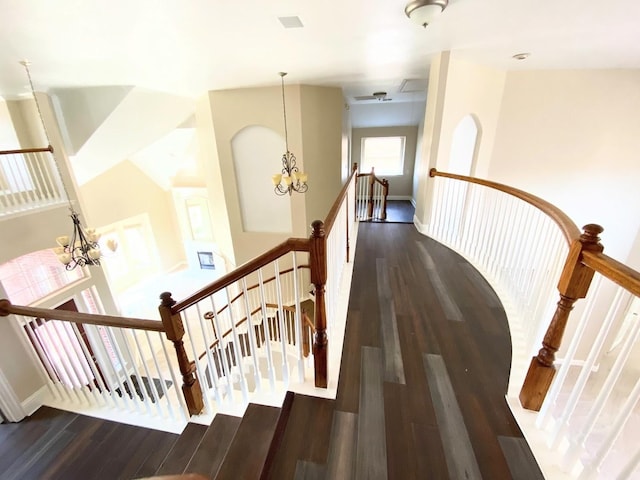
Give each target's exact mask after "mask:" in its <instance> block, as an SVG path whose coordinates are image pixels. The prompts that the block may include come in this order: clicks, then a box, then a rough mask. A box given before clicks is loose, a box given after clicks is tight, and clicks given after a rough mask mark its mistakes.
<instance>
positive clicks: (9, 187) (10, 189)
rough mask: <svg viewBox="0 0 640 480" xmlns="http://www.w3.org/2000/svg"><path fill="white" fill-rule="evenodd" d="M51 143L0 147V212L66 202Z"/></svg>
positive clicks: (6, 213)
mask: <svg viewBox="0 0 640 480" xmlns="http://www.w3.org/2000/svg"><path fill="white" fill-rule="evenodd" d="M63 192H64V189H63V187H62V183H61V180H60V175H59V173H58V170H57V168H56V166H55V163H54V159H53V147H51V146H49V147H46V148H31V149H22V150H4V151H0V216H1V215H10V214H14V213H19V212H23V211H25V210H32V209H34V208H40V207H45V206H48V205H57V204H61V203H64V202H66V201H67V200H66V198H64V193H63Z"/></svg>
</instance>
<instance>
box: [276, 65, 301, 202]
mask: <svg viewBox="0 0 640 480" xmlns="http://www.w3.org/2000/svg"><path fill="white" fill-rule="evenodd" d="M286 74H287V72H279V73H278V75H280V80H281V85H282V112H283V116H284V142H285V148H286V152H285V153H284V155H282V173H277V174H275V175H273V176H272V177H271V179H272V180H273V185H274V186H275V188H274V191H275V193H276V195H285V194H287V193H288V194H289V195H291V193H292V192H298V193H304V192H306V191H307V190H308V188H309V187H308V185H307V178H308V175H307V174H306V173H303V172H301V171H300V170H299V169H298V167H297V165H296V156H295V155H294V154H293V153H291V152H290V151H289V134H288V132H287V107H286V104H285V101H284V77H285V75H286Z"/></svg>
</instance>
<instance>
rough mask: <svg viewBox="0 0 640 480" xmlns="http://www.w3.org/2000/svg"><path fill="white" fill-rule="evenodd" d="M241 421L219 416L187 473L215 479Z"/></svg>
mask: <svg viewBox="0 0 640 480" xmlns="http://www.w3.org/2000/svg"><path fill="white" fill-rule="evenodd" d="M241 421H242V418H241V417H234V416H231V415H222V414H217V415H216V416H215V418H214V419H213V422H212V423H211V426H210V427H209V428H208V429H207V432H206V433H205V434H204V436H203V437H202V441H201V442H200V445H199V446H198V449H197V450H196V452H195V453H194V454H193V457H192V458H191V461H190V462H189V465H187V468H186V469H185V472H189V473H200V474H202V475H204V476H205V477H207V478H214V477H215V476H216V474H217V473H218V470H219V469H220V466H221V465H222V461H223V460H224V457H225V455H226V454H227V451H228V450H229V446H230V445H231V442H232V441H233V437H235V435H236V432H237V431H238V427H239V426H240V422H241Z"/></svg>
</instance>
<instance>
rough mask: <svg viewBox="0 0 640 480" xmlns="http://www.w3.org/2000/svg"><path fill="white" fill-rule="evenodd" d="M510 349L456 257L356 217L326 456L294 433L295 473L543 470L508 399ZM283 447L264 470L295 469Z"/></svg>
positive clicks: (489, 474)
mask: <svg viewBox="0 0 640 480" xmlns="http://www.w3.org/2000/svg"><path fill="white" fill-rule="evenodd" d="M510 358H511V342H510V336H509V331H508V325H507V320H506V317H505V314H504V311H503V309H502V307H501V306H500V302H499V301H498V299H497V297H496V296H495V293H494V292H493V290H492V289H491V288H490V287H489V285H488V284H487V283H486V282H485V281H484V279H483V278H482V277H481V276H480V275H479V274H478V273H477V272H476V270H475V269H473V267H471V266H470V265H469V264H468V263H467V262H466V261H465V260H464V259H463V258H462V257H460V256H458V255H457V254H455V253H454V252H452V251H451V250H449V249H447V248H446V247H443V246H442V245H440V244H438V243H437V242H434V241H432V240H431V239H429V238H427V237H425V236H423V235H420V234H419V233H418V232H417V231H416V229H415V227H414V226H413V225H403V224H384V223H363V224H361V225H360V232H359V234H358V248H357V251H356V257H355V269H354V275H353V283H352V286H351V297H350V302H349V312H348V316H347V330H346V336H345V344H344V347H343V354H342V367H341V372H340V379H339V385H338V396H337V399H336V400H335V403H333V402H331V403H329V401H326V402H328V403H327V407H326V408H325V409H324V410H326V409H327V408H333V410H332V413H333V419H332V425H331V429H330V431H329V432H328V433H327V431H326V426H324V427H323V428H321V429H320V431H319V432H318V434H319V435H320V437H321V438H327V437H328V443H329V445H328V451H327V453H326V459H324V458H318V456H317V455H316V456H315V458H313V457H312V456H311V455H310V454H307V453H305V452H304V451H302V449H301V447H300V446H299V444H300V443H301V440H300V437H298V438H297V440H296V441H297V443H298V447H297V460H296V461H297V468H296V469H295V472H296V473H295V476H294V477H293V478H295V479H320V478H326V479H350V478H356V479H385V478H390V479H402V480H406V479H456V480H457V479H479V478H483V479H509V478H517V479H539V478H542V475H541V473H540V470H539V468H538V466H537V464H536V462H535V460H534V459H533V457H532V455H531V452H530V450H529V448H528V445H527V443H526V441H525V440H524V438H523V437H522V433H521V431H520V429H519V428H518V426H517V424H516V423H515V420H514V419H513V416H512V415H511V412H510V410H509V408H508V406H507V404H506V402H505V398H504V397H505V393H506V388H507V382H508V375H509V368H510ZM294 406H295V401H294ZM294 408H295V407H294ZM323 417H324V418H326V417H327V412H326V411H325V412H324V413H323ZM305 421H306V422H307V423H308V422H309V420H308V419H305ZM290 422H291V420H290ZM294 423H295V422H294ZM307 432H308V434H307V435H308V436H313V435H314V431H313V430H312V429H308V430H307ZM292 444H293V443H292ZM289 448H292V445H288V444H287V443H286V442H285V443H284V444H283V445H281V449H280V460H279V461H280V464H281V465H284V464H287V463H288V464H289V467H288V470H285V469H284V468H281V469H280V470H278V469H275V470H273V471H272V473H273V475H271V478H278V479H280V478H292V477H291V474H290V473H289V474H287V475H284V476H282V475H281V474H284V472H285V471H287V472H293V466H292V465H291V463H290V462H291V459H290V458H289V459H287V457H288V455H287V453H286V452H287V450H288V449H289Z"/></svg>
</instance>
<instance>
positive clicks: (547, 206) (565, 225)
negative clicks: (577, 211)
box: [429, 168, 580, 245]
mask: <svg viewBox="0 0 640 480" xmlns="http://www.w3.org/2000/svg"><path fill="white" fill-rule="evenodd" d="M429 176H430V177H444V178H452V179H454V180H462V181H464V182H469V183H475V184H478V185H484V186H485V187H490V188H493V189H495V190H500V191H502V192H505V193H508V194H509V195H512V196H514V197H517V198H519V199H520V200H524V201H525V202H527V203H529V204H530V205H533V206H534V207H536V208H537V209H538V210H541V211H542V212H544V213H545V214H546V215H548V216H549V217H550V218H551V219H552V220H553V221H554V222H556V224H557V225H558V227H559V228H560V230H561V231H562V234H563V235H564V238H565V240H566V242H567V245H570V244H571V242H573V241H574V240H576V239H578V238H580V229H579V228H578V226H577V225H576V224H575V223H574V222H573V220H571V219H570V218H569V216H568V215H567V214H566V213H564V212H563V211H562V210H560V209H559V208H558V207H556V206H555V205H552V204H551V203H549V202H547V201H546V200H543V199H541V198H539V197H536V196H535V195H532V194H530V193H527V192H525V191H523V190H520V189H517V188H513V187H510V186H508V185H504V184H502V183H497V182H492V181H490V180H483V179H481V178H475V177H467V176H465V175H457V174H455V173H446V172H439V171H438V170H436V169H435V168H432V169H431V170H429Z"/></svg>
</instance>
